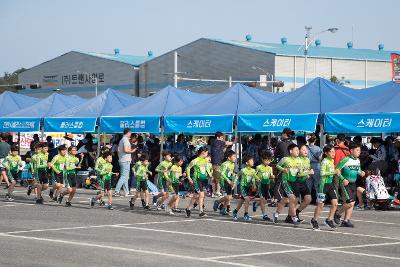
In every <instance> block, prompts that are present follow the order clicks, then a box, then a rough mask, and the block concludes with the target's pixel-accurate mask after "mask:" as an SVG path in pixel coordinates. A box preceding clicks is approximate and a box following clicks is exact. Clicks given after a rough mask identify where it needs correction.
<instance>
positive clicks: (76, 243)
mask: <svg viewBox="0 0 400 267" xmlns="http://www.w3.org/2000/svg"><path fill="white" fill-rule="evenodd" d="M0 237H10V238H20V239H25V240H35V241H41V242H43V241H46V242H52V243H60V244H67V245H75V246H83V247H95V248H104V249H112V250H119V251H126V252H136V253H141V254H148V255H157V256H165V257H171V258H175V259H184V260H191V261H195V262H199V261H200V262H207V263H214V264H221V265H233V266H249V267H258V266H256V265H249V264H242V263H236V262H227V261H218V260H213V259H206V258H201V257H193V256H184V255H178V254H171V253H163V252H157V251H148V250H141V249H132V248H124V247H116V246H107V245H100V244H93V243H86V242H78V241H67V240H61V239H48V238H39V237H31V236H21V235H10V234H0Z"/></svg>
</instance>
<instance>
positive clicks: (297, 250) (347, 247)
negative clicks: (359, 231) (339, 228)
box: [208, 242, 400, 260]
mask: <svg viewBox="0 0 400 267" xmlns="http://www.w3.org/2000/svg"><path fill="white" fill-rule="evenodd" d="M398 244H400V242H392V243H380V244H365V245H355V246H341V247H326V248H310V249H307V248H306V249H296V250H294V249H293V250H280V251H268V252H260V253H247V254H238V255H228V256H217V257H210V258H208V259H213V260H219V259H229V258H237V257H251V256H264V255H273V254H285V253H298V252H309V251H332V252H337V253H341V252H343V251H341V250H340V249H349V248H365V247H378V246H389V245H398ZM354 253H357V252H354ZM369 255H371V257H377V258H382V257H385V258H388V259H396V260H397V259H399V260H400V258H394V257H389V256H388V257H386V256H381V255H375V254H369ZM362 256H364V255H362Z"/></svg>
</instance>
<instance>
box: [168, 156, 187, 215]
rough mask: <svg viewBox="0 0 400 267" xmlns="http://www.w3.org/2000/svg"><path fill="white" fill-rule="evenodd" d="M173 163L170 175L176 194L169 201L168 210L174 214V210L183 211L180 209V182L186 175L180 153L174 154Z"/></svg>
mask: <svg viewBox="0 0 400 267" xmlns="http://www.w3.org/2000/svg"><path fill="white" fill-rule="evenodd" d="M173 164H174V165H172V167H171V171H170V173H169V177H170V178H171V186H172V188H173V190H174V193H175V195H174V196H173V197H172V198H171V200H170V201H169V203H168V205H167V208H166V211H167V212H168V213H169V214H171V215H173V214H174V212H178V213H180V212H181V211H180V210H179V209H178V204H179V183H180V182H181V180H182V177H183V176H185V174H184V173H182V164H183V160H182V159H181V158H180V157H179V155H175V156H174V160H173Z"/></svg>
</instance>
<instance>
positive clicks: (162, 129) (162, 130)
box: [160, 126, 164, 162]
mask: <svg viewBox="0 0 400 267" xmlns="http://www.w3.org/2000/svg"><path fill="white" fill-rule="evenodd" d="M160 132H161V134H160V162H162V160H163V157H162V155H163V152H164V126H161V131H160Z"/></svg>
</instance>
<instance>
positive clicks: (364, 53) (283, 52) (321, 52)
mask: <svg viewBox="0 0 400 267" xmlns="http://www.w3.org/2000/svg"><path fill="white" fill-rule="evenodd" d="M209 40H211V41H215V42H219V43H223V44H228V45H234V46H239V47H246V48H249V49H254V50H257V51H261V52H266V53H272V54H275V55H279V56H298V57H304V49H303V48H302V45H294V44H287V43H280V44H277V43H261V42H253V41H229V40H221V39H209ZM391 53H399V52H398V51H387V50H383V49H382V50H379V49H376V50H373V49H358V48H352V44H351V48H347V47H346V48H339V47H327V46H322V45H318V46H315V45H312V46H310V47H309V49H308V56H309V57H318V58H338V59H354V60H371V61H390V54H391Z"/></svg>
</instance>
